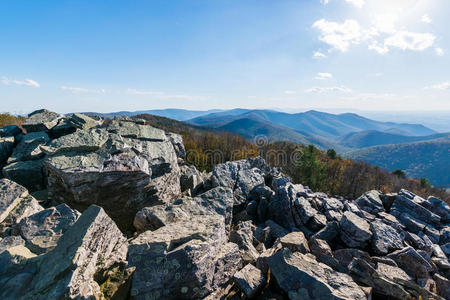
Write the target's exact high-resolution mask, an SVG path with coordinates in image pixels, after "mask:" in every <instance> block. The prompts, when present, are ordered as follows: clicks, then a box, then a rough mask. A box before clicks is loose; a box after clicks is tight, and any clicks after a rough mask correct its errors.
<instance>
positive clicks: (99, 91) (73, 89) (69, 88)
mask: <svg viewBox="0 0 450 300" xmlns="http://www.w3.org/2000/svg"><path fill="white" fill-rule="evenodd" d="M61 90H63V91H69V92H71V93H74V94H76V93H93V94H106V93H108V91H107V90H105V89H86V88H80V87H73V86H61Z"/></svg>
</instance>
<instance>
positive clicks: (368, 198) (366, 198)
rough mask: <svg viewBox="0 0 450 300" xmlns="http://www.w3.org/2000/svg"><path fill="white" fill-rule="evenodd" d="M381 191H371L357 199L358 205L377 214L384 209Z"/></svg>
mask: <svg viewBox="0 0 450 300" xmlns="http://www.w3.org/2000/svg"><path fill="white" fill-rule="evenodd" d="M380 196H381V192H379V191H375V190H373V191H369V192H366V193H364V195H362V196H361V197H359V198H358V199H356V205H358V207H359V208H360V209H362V210H365V211H367V212H368V213H371V214H377V213H380V212H383V211H384V207H383V202H382V201H381V198H380Z"/></svg>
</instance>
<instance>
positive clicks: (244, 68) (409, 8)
mask: <svg viewBox="0 0 450 300" xmlns="http://www.w3.org/2000/svg"><path fill="white" fill-rule="evenodd" d="M449 12H450V1H447V0H395V1H394V0H308V1H303V0H296V1H293V0H292V1H287V0H286V1H285V0H272V1H267V0H254V1H247V0H239V1H237V0H236V1H226V0H221V1H218V0H217V1H216V0H204V1H197V0H189V1H176V0H174V1H167V0H161V1H111V0H110V1H92V0H91V1H82V0H79V1H63V0H58V1H44V0H43V1H21V0H2V1H1V2H0V49H1V50H0V99H1V106H0V111H10V112H14V113H27V112H30V111H32V110H34V109H38V108H43V107H45V108H49V109H52V110H55V111H58V112H64V113H65V112H73V111H102V112H107V111H118V110H143V109H156V108H168V107H177V108H186V109H211V108H233V107H245V108H279V109H288V110H289V109H291V110H305V109H310V108H316V109H340V110H398V111H400V110H403V111H405V110H406V111H411V110H415V111H421V110H440V111H443V110H449V111H450V71H449V70H450V33H449V30H448V28H450V20H449V19H448V15H449Z"/></svg>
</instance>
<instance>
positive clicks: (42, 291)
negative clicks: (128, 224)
mask: <svg viewBox="0 0 450 300" xmlns="http://www.w3.org/2000/svg"><path fill="white" fill-rule="evenodd" d="M127 246H128V243H127V240H126V238H125V237H124V236H123V235H122V233H121V232H120V230H119V229H118V228H117V226H116V225H115V224H114V222H113V221H112V220H111V219H110V218H109V217H108V216H107V215H106V213H105V212H104V211H103V209H102V208H100V207H98V206H91V207H90V208H89V209H87V210H86V211H85V212H84V213H83V215H82V216H81V217H80V218H79V219H78V221H77V222H76V223H75V224H74V225H73V226H71V227H70V228H69V229H68V230H67V231H66V233H65V234H64V235H63V236H62V237H61V238H60V239H59V241H58V245H57V246H56V247H55V248H54V249H53V250H52V251H50V252H49V253H47V254H44V255H40V256H37V257H34V258H33V257H30V258H29V259H28V260H27V261H26V262H25V264H22V265H21V266H20V265H17V266H16V271H19V272H17V273H13V272H9V273H8V276H7V277H6V279H7V282H5V284H4V285H3V286H2V290H1V291H0V296H1V297H2V299H11V297H15V298H20V299H50V298H51V299H62V298H69V299H100V298H104V297H105V298H106V297H108V298H111V297H114V293H112V295H111V294H109V293H108V292H107V291H111V290H112V291H120V286H122V285H123V284H126V281H127V279H128V277H129V276H130V274H131V272H129V270H128V272H127V269H125V265H126V261H125V258H126V254H127ZM19 247H20V246H19ZM25 249H26V248H25ZM4 253H5V252H4ZM120 266H122V268H121V267H120ZM17 268H18V269H19V270H17ZM9 270H10V271H11V268H9ZM103 270H110V271H111V272H113V273H108V272H106V273H108V274H109V276H107V277H106V278H104V282H103V281H102V282H97V281H96V280H99V278H98V277H97V276H98V274H100V273H102V271H103ZM2 271H3V270H2V268H1V267H0V274H1V273H2ZM118 273H121V275H119V274H118ZM125 275H128V276H125ZM2 276H3V275H2ZM0 277H1V276H0ZM111 278H114V280H118V279H119V278H122V279H121V280H118V282H115V283H113V280H111ZM100 285H101V286H100ZM113 286H114V288H113ZM11 295H14V296H11Z"/></svg>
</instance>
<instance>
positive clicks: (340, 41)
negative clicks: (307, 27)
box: [312, 19, 361, 52]
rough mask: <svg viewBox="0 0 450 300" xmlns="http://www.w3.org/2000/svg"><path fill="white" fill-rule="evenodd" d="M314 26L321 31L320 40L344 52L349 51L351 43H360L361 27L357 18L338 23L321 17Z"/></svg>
mask: <svg viewBox="0 0 450 300" xmlns="http://www.w3.org/2000/svg"><path fill="white" fill-rule="evenodd" d="M312 27H313V28H317V29H319V30H320V31H321V35H320V36H319V40H321V41H322V42H324V43H327V44H328V45H330V46H332V47H333V48H334V49H336V50H339V51H342V52H345V51H347V50H348V48H349V47H350V45H351V44H359V42H360V39H361V27H360V26H359V24H358V22H357V21H355V20H345V22H344V23H337V22H330V21H327V20H325V19H320V20H318V21H316V22H315V23H314V24H313V25H312Z"/></svg>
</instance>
